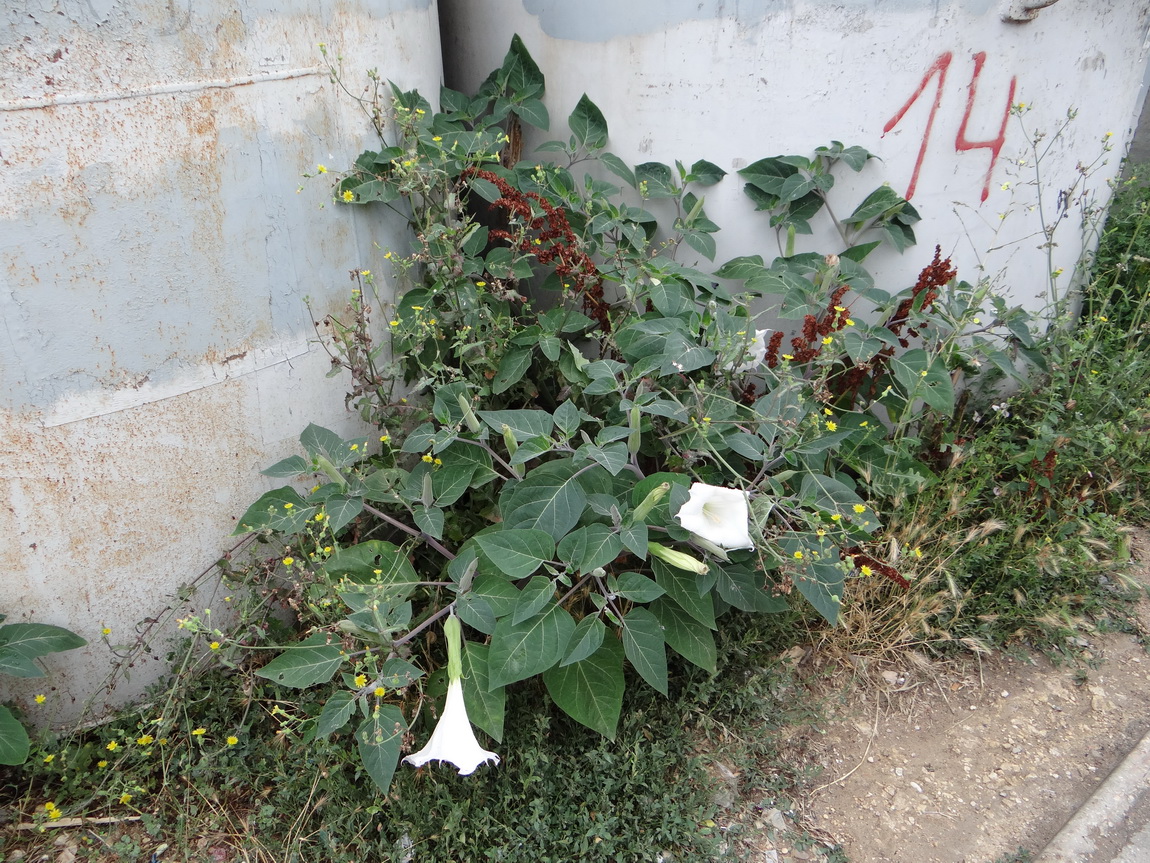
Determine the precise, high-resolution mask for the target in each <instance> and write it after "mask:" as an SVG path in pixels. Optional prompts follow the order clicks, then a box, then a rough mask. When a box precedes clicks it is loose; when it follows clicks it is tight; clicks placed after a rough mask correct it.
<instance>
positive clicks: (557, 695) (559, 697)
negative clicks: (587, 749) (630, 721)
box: [543, 638, 624, 740]
mask: <svg viewBox="0 0 1150 863" xmlns="http://www.w3.org/2000/svg"><path fill="white" fill-rule="evenodd" d="M543 682H544V684H546V686H547V692H548V694H549V695H550V696H551V698H552V700H553V701H554V702H555V703H556V704H557V705H559V707H560V709H561V710H563V712H564V713H566V714H567V715H568V716H570V717H571V718H572V719H574V720H575V721H576V722H579V723H581V724H583V725H586V726H587V727H588V728H590V729H592V730H593V731H598V732H599V733H600V734H602V735H603V736H604V737H606V738H608V739H609V740H614V739H615V730H616V728H617V726H618V724H619V713H620V711H621V710H622V707H623V686H624V682H623V649H622V648H621V647H620V646H619V642H617V641H616V640H615V639H613V638H609V639H606V640H605V641H604V642H603V644H602V645H601V646H600V647H599V649H598V650H597V651H596V652H595V653H594V654H593V655H591V656H589V657H587V658H586V659H584V660H581V661H580V662H574V663H572V664H571V665H564V666H559V667H558V668H552V669H550V670H548V671H547V672H545V673H544V674H543Z"/></svg>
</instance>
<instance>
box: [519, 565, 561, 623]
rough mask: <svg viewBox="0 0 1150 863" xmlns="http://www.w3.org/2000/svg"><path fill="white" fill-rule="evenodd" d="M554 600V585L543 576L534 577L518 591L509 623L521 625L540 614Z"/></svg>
mask: <svg viewBox="0 0 1150 863" xmlns="http://www.w3.org/2000/svg"><path fill="white" fill-rule="evenodd" d="M554 598H555V585H554V584H553V583H552V581H551V579H550V578H548V577H547V576H545V575H535V576H532V577H531V580H530V581H529V582H527V585H526V586H525V587H523V588H521V589H520V591H519V598H518V599H517V600H516V601H515V611H514V612H513V613H512V615H511V623H512V624H517V623H522V622H523V621H525V620H527V619H528V618H530V617H534V616H535V615H536V614H538V613H539V612H541V611H542V610H543V608H544V607H545V606H546V605H547V603H549V602H551V601H552V600H553V599H554Z"/></svg>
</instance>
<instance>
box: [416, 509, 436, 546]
mask: <svg viewBox="0 0 1150 863" xmlns="http://www.w3.org/2000/svg"><path fill="white" fill-rule="evenodd" d="M411 517H412V518H413V519H414V520H415V526H416V527H418V528H419V529H420V530H422V531H423V532H424V533H426V534H427V535H428V536H430V537H433V538H435V539H443V510H442V509H440V508H439V507H437V506H431V507H428V506H417V507H415V508H414V509H412V511H411Z"/></svg>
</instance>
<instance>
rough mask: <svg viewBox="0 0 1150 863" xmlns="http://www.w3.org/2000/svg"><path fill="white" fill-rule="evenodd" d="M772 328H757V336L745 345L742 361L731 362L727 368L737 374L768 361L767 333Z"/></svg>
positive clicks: (740, 356)
mask: <svg viewBox="0 0 1150 863" xmlns="http://www.w3.org/2000/svg"><path fill="white" fill-rule="evenodd" d="M770 332H771V330H755V337H754V338H753V339H751V340H750V341H749V342H747V344H745V345H743V346H742V348H743V352H742V353H741V354H740V355H739V360H740V362H738V363H734V362H732V363H730V364H728V366H727V368H728V369H729V370H731V371H733V372H734V373H735V374H737V375H741V374H742V373H743V372H749V371H751V370H752V369H757V368H758V367H759V366H761V365H762V364H763V363H765V362H766V361H767V335H768V334H769V333H770Z"/></svg>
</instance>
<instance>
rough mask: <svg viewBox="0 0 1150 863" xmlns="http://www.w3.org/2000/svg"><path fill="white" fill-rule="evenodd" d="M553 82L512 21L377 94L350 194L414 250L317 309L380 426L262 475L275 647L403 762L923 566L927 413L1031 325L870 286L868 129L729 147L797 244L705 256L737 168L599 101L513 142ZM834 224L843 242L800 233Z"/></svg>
mask: <svg viewBox="0 0 1150 863" xmlns="http://www.w3.org/2000/svg"><path fill="white" fill-rule="evenodd" d="M333 78H334V79H335V80H337V81H338V77H337V76H335V73H334V72H333ZM373 80H375V79H373ZM376 83H377V84H379V82H378V81H376ZM543 93H544V79H543V75H542V73H541V72H540V70H539V68H538V67H537V66H536V65H535V63H534V61H533V60H532V59H531V57H530V56H529V55H528V53H527V51H526V50H525V48H524V47H523V44H522V42H520V41H519V39H518V38H516V39H515V40H514V41H513V43H512V46H511V50H510V51H509V53H508V55H507V58H506V60H505V61H504V63H503V65H502V66H501V67H500V68H499V69H497V70H496V71H495V72H493V73H492V74H491V76H489V77H488V79H487V80H486V82H485V83H484V84H483V86H482V88H481V89H480V90H479V92H478V93H477V94H476V95H475V96H465V95H464V94H462V93H458V92H455V91H452V90H449V89H446V88H445V89H443V90H441V92H440V94H439V106H440V107H439V110H434V109H433V108H432V106H431V105H430V104H429V103H428V102H427V101H426V100H425V99H424V98H423V97H422V96H420V95H419V94H418V93H415V92H403V91H401V90H399V89H398V88H395V87H394V86H393V87H392V88H391V89H390V90H388V89H387V88H386V87H384V86H383V85H381V84H380V85H379V86H377V87H375V88H374V89H371V90H369V91H368V95H367V96H365V97H361V98H364V99H365V101H366V103H367V104H366V105H365V107H367V108H368V111H367V114H368V116H370V117H373V118H376V119H377V122H378V127H377V132H378V133H379V136H380V144H381V147H380V149H379V150H376V151H369V152H365V153H363V154H362V155H361V156H359V158H358V159H356V160H355V164H354V166H353V167H352V168H351V169H350V170H349V171H347V172H346V173H345V174H343V175H341V176H340V177H338V178H337V180H336V185H335V187H334V197H335V200H336V202H337V203H339V204H341V205H347V206H364V207H378V206H387V207H391V208H394V209H396V210H398V211H400V212H402V213H403V214H405V215H406V216H407V217H408V218H409V219H410V221H411V224H412V228H413V231H412V234H413V238H414V239H413V245H412V248H411V249H409V250H393V249H387V250H381V255H382V257H383V261H381V262H377V263H376V265H377V266H389V267H390V268H393V272H391V273H389V274H388V276H387V278H386V280H385V278H384V276H383V275H380V276H373V275H371V274H370V271H368V270H363V271H360V272H359V273H358V278H359V284H358V287H357V288H356V290H355V291H354V293H353V295H352V298H351V301H350V302H349V304H348V307H347V315H346V316H344V317H343V318H341V319H337V318H335V317H332V318H329V319H327V320H326V321H325V322H324V323H323V326H322V328H321V329H322V331H323V335H324V340H325V344H326V345H327V347H328V349H329V351H330V352H331V354H332V357H333V363H334V365H335V367H336V369H335V370H336V371H339V370H340V369H346V370H348V371H350V373H351V381H352V390H351V392H350V394H349V403H351V404H354V405H355V406H356V407H357V408H358V410H359V411H360V413H361V415H362V417H363V418H364V419H365V420H367V421H368V422H369V423H371V424H372V425H374V426H375V430H374V431H372V432H371V434H370V435H364V436H362V437H358V438H354V439H351V440H347V439H344V438H342V437H340V436H339V435H337V434H335V433H334V432H332V431H330V430H328V429H326V428H324V427H322V426H320V425H311V426H308V428H306V429H305V430H304V431H303V433H302V435H301V436H300V445H301V452H300V453H299V454H296V455H291V456H290V457H288V458H286V459H284V460H283V461H280V462H279V463H277V464H275V465H273V466H272V467H270V468H268V469H267V470H266V471H265V473H267V474H268V475H270V476H273V477H281V478H284V479H287V480H291V481H292V483H291V484H288V485H285V486H283V487H282V488H278V489H276V490H274V491H271V492H268V493H267V494H265V495H263V496H262V497H261V498H260V499H259V500H258V501H257V502H256V503H255V504H253V505H252V506H251V507H250V508H249V509H248V511H247V512H246V513H245V514H244V515H243V516H242V517H241V519H240V524H239V527H238V528H237V533H246V532H258V533H259V534H260V535H261V537H262V538H264V539H265V540H266V541H269V542H276V543H278V544H280V546H281V547H280V549H279V550H278V551H277V554H276V555H275V557H273V558H269V567H268V569H274V570H275V572H274V575H273V576H271V577H270V579H269V581H268V582H265V583H264V584H263V585H261V586H262V587H263V588H264V589H268V588H269V585H270V587H271V589H274V590H275V591H277V593H275V594H274V596H277V597H279V598H281V599H282V600H283V601H284V602H285V604H286V605H287V606H288V607H290V609H292V610H293V611H294V612H295V615H296V620H297V623H298V625H299V628H300V633H301V635H300V638H299V640H298V641H295V642H292V643H287V644H284V645H283V651H282V652H281V653H280V654H279V655H278V656H276V657H275V658H274V659H273V660H272V661H270V662H268V663H267V664H265V665H263V666H262V667H260V668H259V669H258V671H257V673H258V674H260V675H261V676H263V677H265V678H268V679H270V680H272V681H276V682H278V683H280V684H282V685H283V686H285V687H289V688H292V687H294V688H297V689H298V688H305V687H325V688H326V689H325V691H326V692H327V693H328V694H327V696H326V701H325V705H324V707H323V709H322V711H321V712H319V713H318V714H316V715H314V716H312V717H311V718H308V719H305V720H303V724H302V726H301V728H302V732H301V733H302V734H303V738H304V739H305V740H314V739H317V738H327V737H330V736H332V735H338V734H345V733H350V734H351V735H353V736H354V739H355V740H356V742H357V744H358V747H359V751H360V754H361V756H362V759H363V763H364V765H365V767H366V769H367V772H368V773H369V774H370V775H371V777H372V778H373V779H374V780H375V782H376V783H377V784H378V785H379V786H380V788H383V789H386V788H387V787H388V786H389V784H390V781H391V777H392V775H393V773H394V770H395V769H396V767H397V765H398V763H399V761H400V759H401V757H402V756H403V755H404V750H405V749H406V748H408V747H410V745H411V743H410V742H409V741H412V742H417V741H419V740H421V739H423V740H427V743H426V745H425V746H424V747H423V748H422V749H421V750H420V751H418V752H415V753H414V754H409V755H407V757H406V760H407V761H408V763H410V764H412V765H414V766H417V767H418V766H421V765H424V764H430V765H431V766H430V767H429V768H428V769H437V768H436V767H435V763H436V762H444V761H446V762H450V763H452V764H454V765H455V766H456V768H457V769H458V770H459V771H460V772H461V773H464V774H467V773H470V772H472V771H473V770H475V769H477V768H478V767H479V766H480V765H481V764H483V763H484V762H490V763H491V764H497V763H498V757H497V756H496V755H495V754H494V753H493V752H489V751H487V750H486V749H484V748H483V747H482V746H481V745H480V744H479V742H478V741H477V740H476V738H475V736H474V733H473V732H472V727H471V723H474V724H475V726H477V727H478V728H479V729H480V730H481V731H482V732H483V733H485V734H486V735H488V736H489V737H490V738H492V739H493V740H495V741H497V742H498V741H500V740H501V738H502V734H503V728H504V721H505V719H504V709H505V696H506V692H507V688H508V687H510V686H517V685H518V686H524V685H531V686H540V687H541V688H542V689H543V690H545V691H546V693H547V694H548V696H549V697H550V698H551V699H552V701H553V702H554V703H555V704H556V705H557V706H558V707H559V708H561V709H562V710H564V711H566V712H567V713H568V714H570V715H571V716H572V717H574V718H575V719H576V720H578V721H579V722H581V723H584V724H585V725H587V726H589V727H591V728H593V729H595V730H596V731H598V732H600V733H601V734H604V735H606V736H608V737H613V735H614V733H615V729H616V725H617V722H618V719H619V715H620V711H621V709H622V705H623V695H624V684H625V681H626V680H627V679H628V677H629V675H628V674H627V671H626V669H627V668H628V667H630V669H631V670H632V671H633V672H634V675H632V676H631V677H632V679H639V680H642V681H644V682H645V683H646V684H647V685H649V686H652V687H654V688H655V689H657V690H659V691H660V692H663V693H666V692H667V690H668V686H669V682H670V677H671V673H672V671H671V669H672V668H673V666H671V665H670V664H669V659H670V657H669V654H668V648H669V649H670V652H671V653H673V654H676V655H678V656H679V657H681V658H682V659H684V660H686V661H687V662H690V663H693V664H695V665H697V666H700V667H701V668H704V669H706V670H708V671H711V672H714V671H716V667H715V663H716V650H715V641H714V633H715V631H716V630H717V629H718V627H719V626H720V625H721V624H722V621H723V618H724V616H725V615H728V614H730V613H732V612H735V611H737V612H767V613H770V612H779V611H782V610H784V609H786V608H788V607H789V606H791V605H792V604H793V603H794V602H795V601H797V600H798V599H799V598H801V600H802V601H805V602H806V603H809V605H810V607H812V608H813V609H814V610H815V611H816V612H817V613H818V614H820V615H821V616H822V617H824V618H825V619H826V620H827V621H829V622H830V623H832V624H833V623H834V622H835V621H837V619H838V617H839V611H840V606H841V603H842V598H843V589H844V583H845V581H846V580H847V579H849V578H853V577H856V576H860V575H863V574H869V573H872V572H873V573H878V574H881V575H885V576H887V577H888V578H890V579H891V580H892V581H894V582H898V583H900V584H905V581H904V576H903V575H902V574H901V573H900V571H899V569H898V563H897V560H896V557H897V555H898V549H897V548H893V547H892V546H891V544H890V542H889V541H883V542H882V543H881V547H880V543H879V541H878V540H879V537H880V534H881V531H882V517H881V510H882V508H883V506H884V502H887V501H891V500H892V499H894V498H896V497H897V496H898V495H900V494H904V493H906V492H907V491H909V490H913V489H918V488H921V487H923V486H925V485H927V484H929V483H931V482H932V476H933V475H932V472H931V468H930V465H931V464H932V461H931V459H930V458H924V452H925V451H926V450H928V449H930V446H931V445H933V443H932V440H929V439H928V436H929V433H930V432H931V430H932V429H933V428H935V426H934V425H933V422H934V420H936V419H937V418H939V417H945V416H947V415H949V414H951V413H952V412H953V411H954V410H955V402H956V396H955V386H956V384H957V383H959V382H960V379H961V378H962V377H963V375H970V374H972V373H974V372H975V371H977V370H978V369H980V368H982V369H988V368H998V369H1001V370H1002V371H1003V372H1005V373H1013V371H1014V368H1015V363H1016V360H1015V356H1014V354H1013V352H1014V351H1015V350H1016V349H1022V350H1025V349H1027V348H1028V347H1029V344H1030V341H1029V338H1030V337H1029V331H1028V329H1027V327H1026V325H1025V322H1024V321H1023V319H1022V317H1021V316H1020V313H1019V312H1018V311H1017V310H1010V309H1007V308H1006V306H1005V305H1004V304H1003V302H1002V301H1001V299H999V298H997V297H995V296H994V295H993V294H992V293H991V292H990V289H989V287H988V286H987V285H986V284H985V283H980V284H978V285H970V284H967V283H965V282H960V281H958V280H957V279H956V274H955V272H954V270H953V269H952V268H951V267H950V263H949V261H948V260H946V259H943V258H941V255H940V253H938V252H937V251H936V253H935V255H934V257H933V260H931V261H929V263H927V262H924V263H926V266H925V268H924V269H923V273H922V276H921V277H920V278H919V279H918V281H917V283H916V284H915V285H911V286H905V287H903V288H895V289H890V290H888V289H885V288H880V287H879V286H878V285H876V283H875V279H874V278H873V277H872V276H871V274H870V273H869V272H868V271H867V270H866V269H865V268H864V267H863V263H862V262H863V260H864V259H865V258H867V257H868V256H869V255H870V253H871V252H873V251H874V250H875V249H876V248H878V247H880V246H883V245H885V246H889V247H890V251H889V252H888V253H889V254H897V253H905V252H906V251H907V250H908V249H909V248H910V247H911V244H912V243H913V242H914V233H913V229H912V226H913V225H914V224H915V222H916V221H917V219H918V215H917V213H916V212H915V211H914V209H913V207H911V205H910V204H909V203H908V202H907V201H905V200H904V199H902V198H901V197H899V196H898V195H897V194H895V193H894V192H893V191H892V190H891V189H890V188H889V187H888V186H885V185H883V186H879V187H878V188H877V189H876V190H875V191H874V192H872V193H871V194H870V195H867V196H866V197H865V198H864V199H863V201H862V202H861V203H860V204H859V205H858V206H857V207H855V208H854V209H853V210H852V209H850V208H849V207H847V208H843V209H839V208H840V207H841V206H842V205H841V202H839V203H838V204H836V210H838V211H839V212H848V213H850V215H849V216H848V217H847V218H846V220H845V221H843V222H838V221H837V220H835V219H834V217H833V216H832V215H831V212H830V210H829V209H828V208H827V207H826V203H827V201H828V199H829V197H830V196H831V194H832V190H833V187H834V180H835V173H836V171H839V170H841V169H842V168H843V167H844V166H845V168H847V169H849V170H852V171H856V172H858V171H863V170H864V169H865V168H866V167H867V165H868V163H869V162H870V160H871V159H872V156H871V154H870V153H868V152H867V151H866V150H864V149H862V148H861V147H844V146H843V145H842V144H839V143H837V142H836V143H833V144H832V145H830V146H828V147H820V148H819V149H817V150H816V151H815V152H814V154H813V155H812V156H810V157H802V156H780V157H771V158H765V159H760V160H759V161H757V162H753V163H752V164H751V165H750V166H749V167H747V168H745V169H743V170H742V171H741V172H740V174H741V175H742V179H743V180H744V181H745V184H746V185H745V188H746V192H747V195H748V197H749V200H750V203H751V204H753V205H754V207H756V208H757V209H759V210H762V211H765V215H764V217H763V222H762V225H763V229H764V234H768V233H772V232H773V233H774V234H776V235H777V236H776V237H774V238H771V240H770V245H772V246H775V245H777V246H778V249H779V250H780V251H781V252H782V254H780V255H776V256H774V257H766V258H764V257H763V256H760V255H751V256H744V257H740V258H736V259H734V260H732V261H728V262H727V263H725V264H723V265H722V266H719V267H715V266H714V265H713V264H712V263H711V261H712V260H713V258H714V256H715V252H716V245H715V240H714V236H713V235H714V234H715V233H716V231H718V226H717V225H716V224H715V223H714V222H712V221H711V220H710V219H709V217H708V215H707V210H706V198H705V192H706V189H707V188H708V187H710V186H712V185H714V184H716V183H719V182H721V181H723V179H724V175H725V172H724V171H723V170H722V169H721V168H719V167H718V166H716V165H714V164H712V163H710V162H708V161H706V160H699V161H696V162H694V163H693V164H692V165H691V166H690V167H689V168H688V167H686V166H685V165H684V164H682V163H678V162H676V163H675V164H674V165H673V166H672V165H667V164H662V163H658V162H647V163H644V164H640V165H635V166H630V165H628V164H626V163H625V162H624V161H623V160H622V159H620V158H618V157H617V156H615V155H613V154H612V153H610V152H609V151H607V150H606V146H607V141H608V129H607V123H606V121H605V119H604V117H603V115H602V113H601V112H600V111H599V109H598V108H597V107H596V106H595V104H594V103H593V102H592V101H591V100H590V99H588V98H587V97H586V96H584V97H583V98H582V99H580V100H579V103H578V104H577V105H576V107H575V109H574V111H573V112H572V113H571V114H570V116H569V117H568V118H567V126H568V128H569V130H570V133H569V135H568V136H567V137H566V138H565V139H564V140H556V141H549V142H546V143H544V144H542V145H541V146H540V147H538V152H537V153H536V154H535V155H534V156H533V157H532V158H530V159H520V158H519V150H520V148H521V147H522V146H523V143H522V142H523V139H524V130H525V128H526V127H534V128H535V129H536V130H546V129H547V127H548V125H549V115H548V111H547V108H546V107H545V106H544V104H543V102H542V97H543ZM528 131H529V130H528ZM576 166H585V167H586V170H585V172H584V173H583V175H582V176H577V174H576V173H575V169H576ZM608 177H610V178H614V179H615V182H611V181H608V179H606V178H608ZM816 217H820V218H824V219H828V220H830V221H831V222H832V223H833V224H834V226H835V227H836V228H837V229H838V231H837V235H838V236H840V237H841V238H842V240H843V243H844V245H843V246H842V247H839V248H835V249H833V250H831V251H829V252H828V251H824V252H818V253H816V252H805V251H798V250H796V249H795V244H796V238H797V237H800V236H803V235H806V234H809V233H810V232H811V231H812V228H811V220H813V219H815V218H816ZM377 279H379V282H377ZM385 281H386V284H388V285H394V286H396V287H395V290H394V291H392V290H391V289H390V288H389V290H386V291H385V290H377V287H378V285H379V283H382V282H385ZM380 333H383V335H382V337H381V335H380ZM308 489H310V490H308ZM441 631H442V634H443V635H445V636H446V637H445V638H441V637H440V635H441ZM444 641H446V652H444V650H443V643H444ZM264 655H266V654H264ZM444 665H445V666H446V673H444V669H443V666H444ZM437 668H438V669H439V670H438V671H437V670H436V669H437ZM444 695H445V696H446V704H445V706H443V707H442V708H440V709H437V708H436V704H437V703H438V699H439V698H441V697H443V696H444ZM436 716H438V724H437V725H435V727H434V730H431V729H430V726H431V723H432V721H433V719H434V717H436ZM412 723H413V724H412ZM352 726H354V730H351V729H352ZM507 757H511V756H510V755H508V756H507ZM487 769H491V768H487Z"/></svg>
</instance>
